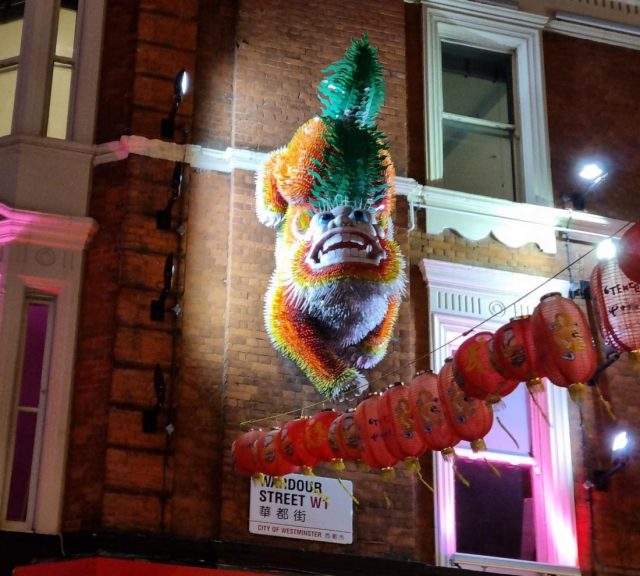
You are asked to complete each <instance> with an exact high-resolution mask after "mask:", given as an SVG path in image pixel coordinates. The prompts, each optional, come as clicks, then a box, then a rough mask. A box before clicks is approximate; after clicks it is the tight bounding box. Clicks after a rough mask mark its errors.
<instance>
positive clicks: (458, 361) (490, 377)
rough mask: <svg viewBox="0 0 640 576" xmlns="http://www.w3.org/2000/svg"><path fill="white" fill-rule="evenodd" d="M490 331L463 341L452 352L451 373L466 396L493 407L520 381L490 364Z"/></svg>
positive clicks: (479, 333)
mask: <svg viewBox="0 0 640 576" xmlns="http://www.w3.org/2000/svg"><path fill="white" fill-rule="evenodd" d="M492 338H493V334H492V333H491V332H478V333H477V334H474V335H473V336H471V337H470V338H467V339H466V340H465V341H464V342H463V343H462V344H461V345H460V348H458V350H457V351H456V353H455V356H454V360H453V374H454V378H455V379H456V383H457V384H458V386H460V388H462V389H463V390H464V391H465V393H466V394H468V395H469V396H473V397H474V398H477V399H478V400H484V401H486V402H487V404H496V403H497V402H500V400H501V399H502V398H503V397H504V396H506V395H507V394H510V393H511V392H513V391H514V390H515V388H516V386H517V385H518V384H519V383H520V380H516V379H514V378H509V377H507V376H506V375H504V374H502V373H500V372H499V371H498V370H496V368H494V366H493V364H492V363H491V351H490V344H491V340H492Z"/></svg>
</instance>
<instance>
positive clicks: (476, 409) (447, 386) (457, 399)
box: [438, 358, 493, 452]
mask: <svg viewBox="0 0 640 576" xmlns="http://www.w3.org/2000/svg"><path fill="white" fill-rule="evenodd" d="M438 394H439V396H440V398H441V400H442V404H443V406H444V413H445V416H446V417H447V418H448V419H449V423H450V424H451V426H452V427H453V429H454V430H455V432H456V434H457V435H458V436H460V438H462V439H463V440H467V441H468V442H470V443H471V449H472V450H473V451H474V452H480V451H482V450H486V445H485V442H484V440H483V438H484V437H485V436H486V435H487V434H488V433H489V430H491V426H492V425H493V410H492V409H491V407H490V406H489V405H488V404H487V403H486V402H483V401H482V400H478V399H477V398H474V397H473V396H469V395H468V394H467V393H466V392H465V391H464V390H463V389H462V388H460V386H458V384H457V383H456V380H455V378H454V376H453V359H452V358H448V359H447V360H446V361H445V363H444V366H443V367H442V369H441V370H440V373H439V374H438Z"/></svg>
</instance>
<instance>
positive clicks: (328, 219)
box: [319, 212, 333, 224]
mask: <svg viewBox="0 0 640 576" xmlns="http://www.w3.org/2000/svg"><path fill="white" fill-rule="evenodd" d="M319 220H320V222H322V223H323V224H327V223H328V222H331V220H333V214H331V212H324V213H322V214H320V217H319Z"/></svg>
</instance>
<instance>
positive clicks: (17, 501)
mask: <svg viewBox="0 0 640 576" xmlns="http://www.w3.org/2000/svg"><path fill="white" fill-rule="evenodd" d="M52 313H53V302H52V301H47V300H36V299H29V300H28V301H27V305H26V313H25V321H24V328H23V336H22V342H21V348H20V350H21V358H20V362H19V364H18V370H17V399H16V400H17V404H16V408H15V412H14V428H13V450H12V453H11V468H10V470H11V482H10V484H9V492H8V498H7V502H6V511H5V520H7V521H9V522H20V523H25V522H30V519H31V516H32V510H33V504H34V503H33V500H34V495H35V487H36V480H37V475H38V463H39V459H40V450H39V448H40V445H41V436H42V425H43V420H44V406H45V396H46V394H45V393H46V388H47V376H48V360H49V351H50V340H51V338H50V332H51V324H52V321H51V319H52Z"/></svg>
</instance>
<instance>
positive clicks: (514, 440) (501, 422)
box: [496, 416, 520, 449]
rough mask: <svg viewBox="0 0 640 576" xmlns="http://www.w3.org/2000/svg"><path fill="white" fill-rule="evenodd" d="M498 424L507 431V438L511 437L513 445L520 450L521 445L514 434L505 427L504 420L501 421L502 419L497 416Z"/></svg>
mask: <svg viewBox="0 0 640 576" xmlns="http://www.w3.org/2000/svg"><path fill="white" fill-rule="evenodd" d="M496 422H498V424H499V425H500V428H502V429H503V430H504V431H505V433H506V434H507V436H509V438H511V440H512V441H513V443H514V444H515V445H516V448H518V449H519V448H520V444H518V441H517V440H516V437H515V436H514V435H513V434H511V432H510V431H509V429H508V428H507V427H506V426H505V425H504V422H503V421H502V420H500V418H499V417H498V416H496Z"/></svg>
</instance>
